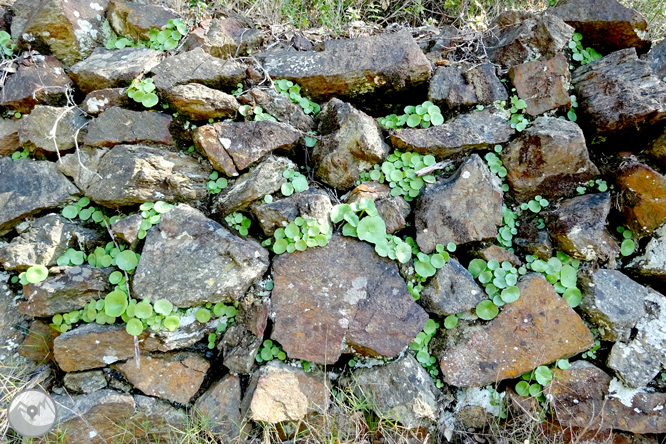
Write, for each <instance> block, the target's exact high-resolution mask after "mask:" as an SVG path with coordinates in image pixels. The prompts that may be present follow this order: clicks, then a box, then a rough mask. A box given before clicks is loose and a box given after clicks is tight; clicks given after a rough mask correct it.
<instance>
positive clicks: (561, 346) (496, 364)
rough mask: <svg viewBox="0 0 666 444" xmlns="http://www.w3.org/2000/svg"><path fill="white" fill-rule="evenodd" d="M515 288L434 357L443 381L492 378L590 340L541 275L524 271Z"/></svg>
mask: <svg viewBox="0 0 666 444" xmlns="http://www.w3.org/2000/svg"><path fill="white" fill-rule="evenodd" d="M518 288H520V299H518V300H517V301H516V302H513V303H511V304H507V305H505V306H504V307H503V308H502V311H501V312H500V314H499V315H498V316H497V317H496V318H495V319H493V320H492V321H490V323H488V324H487V325H485V326H483V327H481V328H480V329H479V330H477V331H475V332H474V333H472V334H471V336H470V337H469V339H468V340H467V341H466V342H463V343H460V344H457V345H455V346H453V347H449V348H447V349H446V350H445V352H444V355H443V356H442V358H441V360H440V366H441V369H442V375H443V379H444V382H446V383H447V384H451V385H454V386H456V387H469V386H475V387H478V386H483V385H486V384H492V383H494V382H497V381H502V380H504V379H510V378H516V377H518V376H520V375H522V374H523V373H525V372H528V371H530V370H533V369H535V368H537V367H538V366H539V365H543V364H548V363H551V362H554V361H556V360H557V359H563V358H568V357H571V356H574V355H576V354H578V353H580V352H583V351H585V350H587V349H589V348H590V347H592V346H593V345H594V338H593V337H592V334H591V333H590V331H589V330H588V328H587V327H586V326H585V325H584V324H583V322H582V321H581V319H580V317H579V316H578V315H577V314H576V312H575V311H573V309H572V308H571V307H570V306H569V304H567V302H566V301H565V300H564V299H562V298H561V297H560V296H559V295H558V294H557V293H555V290H554V289H553V287H552V286H551V285H550V284H549V283H548V282H547V281H546V280H545V279H544V278H543V277H542V276H540V275H537V274H529V275H526V276H525V277H523V278H522V279H521V280H520V282H519V283H518Z"/></svg>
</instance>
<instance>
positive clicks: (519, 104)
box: [502, 88, 530, 132]
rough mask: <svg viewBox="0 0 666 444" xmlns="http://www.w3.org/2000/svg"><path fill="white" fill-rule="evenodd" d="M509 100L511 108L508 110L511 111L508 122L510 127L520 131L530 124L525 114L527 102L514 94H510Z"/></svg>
mask: <svg viewBox="0 0 666 444" xmlns="http://www.w3.org/2000/svg"><path fill="white" fill-rule="evenodd" d="M515 90H516V88H513V89H512V91H514V92H515ZM510 100H511V108H509V112H510V113H511V118H510V119H509V123H511V128H515V130H516V131H518V132H521V131H523V130H524V129H525V128H527V126H528V125H529V124H530V122H529V120H527V117H526V116H525V108H527V103H525V101H524V100H523V99H519V98H518V96H516V95H513V96H511V99H510ZM502 103H504V102H502Z"/></svg>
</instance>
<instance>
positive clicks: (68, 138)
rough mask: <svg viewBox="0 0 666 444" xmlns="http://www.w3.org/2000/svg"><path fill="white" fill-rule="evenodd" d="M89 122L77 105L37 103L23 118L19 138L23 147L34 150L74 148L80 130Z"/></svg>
mask: <svg viewBox="0 0 666 444" xmlns="http://www.w3.org/2000/svg"><path fill="white" fill-rule="evenodd" d="M86 122H87V120H86V118H85V117H84V115H83V113H82V112H81V111H80V110H79V109H78V108H74V109H72V108H61V107H53V106H42V105H37V106H35V107H34V108H33V110H32V112H31V113H30V114H28V115H27V116H23V118H22V119H21V127H20V128H19V141H20V142H21V146H23V148H25V149H27V150H29V151H31V152H35V151H37V152H43V151H46V152H51V153H55V152H62V151H67V150H71V149H74V147H75V146H76V137H75V136H76V135H77V130H80V129H82V128H83V127H84V126H85V124H86ZM54 129H55V131H54ZM52 135H53V136H55V137H53V136H52ZM63 154H64V153H63Z"/></svg>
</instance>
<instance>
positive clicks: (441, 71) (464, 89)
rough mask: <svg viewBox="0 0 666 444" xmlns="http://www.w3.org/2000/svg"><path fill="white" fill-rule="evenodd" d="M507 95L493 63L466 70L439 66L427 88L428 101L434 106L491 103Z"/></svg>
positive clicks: (455, 106) (503, 98) (456, 106)
mask: <svg viewBox="0 0 666 444" xmlns="http://www.w3.org/2000/svg"><path fill="white" fill-rule="evenodd" d="M508 98H509V96H508V94H507V93H506V88H504V85H503V84H502V82H500V80H499V78H497V74H496V73H495V67H494V66H493V65H492V64H490V63H486V64H483V65H480V66H474V67H471V68H466V69H464V68H459V67H456V66H441V67H438V68H437V69H436V70H435V74H434V75H433V76H432V79H431V80H430V86H429V89H428V100H430V101H431V102H432V103H434V104H435V105H444V104H445V105H446V106H448V107H449V108H458V107H461V106H470V105H489V104H491V103H493V102H494V101H496V100H507V99H508Z"/></svg>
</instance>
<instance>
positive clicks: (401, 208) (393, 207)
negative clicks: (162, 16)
mask: <svg viewBox="0 0 666 444" xmlns="http://www.w3.org/2000/svg"><path fill="white" fill-rule="evenodd" d="M375 206H376V207H377V215H379V217H381V218H382V219H384V222H385V223H386V233H387V234H392V233H395V232H396V231H400V230H402V229H403V228H405V227H406V226H407V217H408V216H409V213H411V211H412V207H411V206H410V205H409V204H408V203H407V201H405V199H403V198H402V197H401V196H394V197H390V198H388V199H381V200H378V201H377V202H375Z"/></svg>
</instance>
